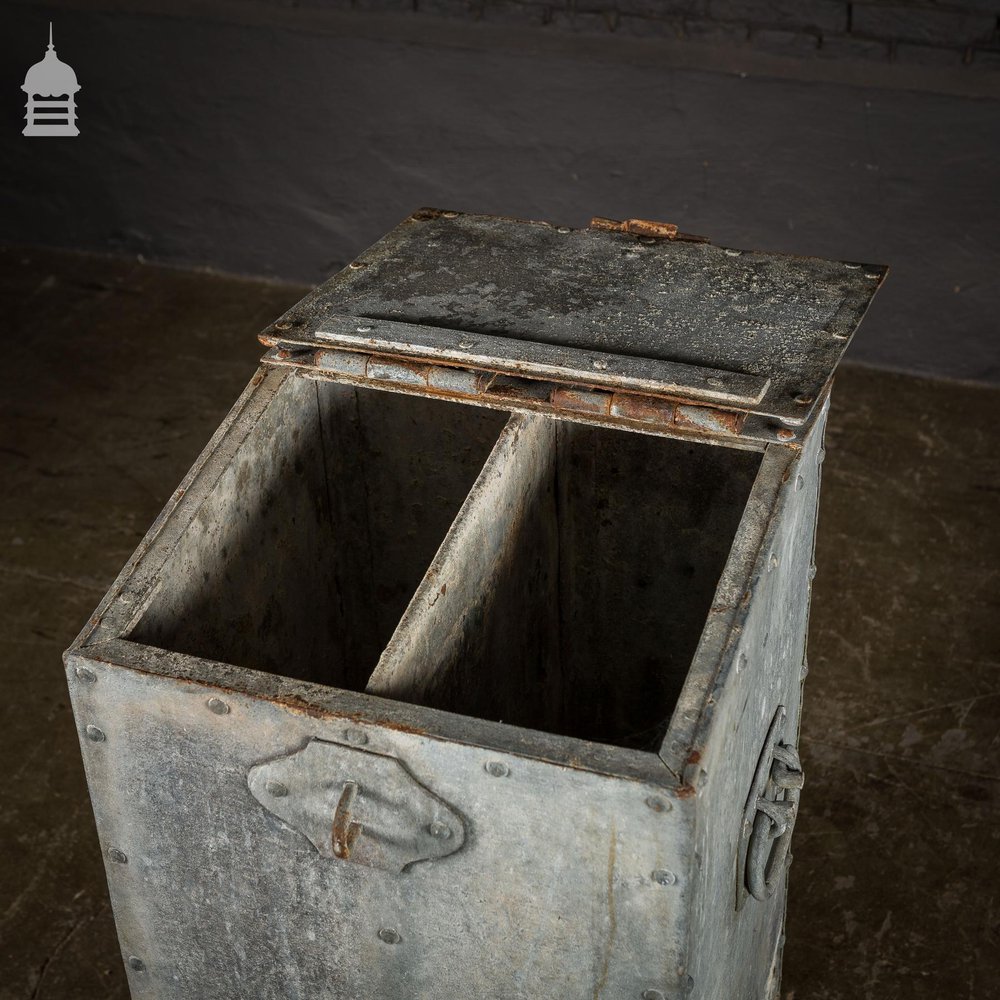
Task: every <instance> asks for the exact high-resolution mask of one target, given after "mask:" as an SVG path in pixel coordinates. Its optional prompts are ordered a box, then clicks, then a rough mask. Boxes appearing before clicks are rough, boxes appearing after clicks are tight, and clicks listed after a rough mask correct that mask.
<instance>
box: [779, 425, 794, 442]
mask: <svg viewBox="0 0 1000 1000" xmlns="http://www.w3.org/2000/svg"><path fill="white" fill-rule="evenodd" d="M793 437H795V431H790V430H789V429H788V428H787V427H782V428H781V429H780V430H779V431H778V440H779V441H791V439H792V438H793Z"/></svg>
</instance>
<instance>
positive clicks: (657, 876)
mask: <svg viewBox="0 0 1000 1000" xmlns="http://www.w3.org/2000/svg"><path fill="white" fill-rule="evenodd" d="M653 881H654V882H655V883H656V884H657V885H673V884H674V883H675V882H676V881H677V876H676V875H675V874H674V873H673V872H672V871H668V870H667V869H666V868H657V869H656V871H655V872H653Z"/></svg>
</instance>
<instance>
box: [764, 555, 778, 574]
mask: <svg viewBox="0 0 1000 1000" xmlns="http://www.w3.org/2000/svg"><path fill="white" fill-rule="evenodd" d="M780 562H781V560H780V559H779V558H778V556H777V555H776V554H775V553H774V552H772V553H771V557H770V558H769V559H768V560H767V571H768V573H770V572H771V571H772V570H776V569H777V568H778V565H779V563H780Z"/></svg>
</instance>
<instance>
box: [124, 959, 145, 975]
mask: <svg viewBox="0 0 1000 1000" xmlns="http://www.w3.org/2000/svg"><path fill="white" fill-rule="evenodd" d="M128 967H129V968H130V969H131V970H132V971H133V972H145V971H146V963H145V962H144V961H143V960H142V959H141V958H136V957H135V955H132V956H130V957H129V960H128Z"/></svg>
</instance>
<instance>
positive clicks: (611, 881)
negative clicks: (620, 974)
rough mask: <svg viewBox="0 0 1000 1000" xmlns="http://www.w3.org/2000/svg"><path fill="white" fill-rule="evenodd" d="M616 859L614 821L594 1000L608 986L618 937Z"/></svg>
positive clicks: (596, 999) (616, 840)
mask: <svg viewBox="0 0 1000 1000" xmlns="http://www.w3.org/2000/svg"><path fill="white" fill-rule="evenodd" d="M617 859H618V829H617V827H616V826H615V822H614V820H612V821H611V838H610V840H609V841H608V937H607V943H606V944H605V946H604V958H603V961H602V963H601V974H600V976H599V977H598V979H597V982H596V983H594V1000H600V996H601V994H602V993H603V992H604V988H605V987H606V986H607V985H608V974H609V972H610V970H611V955H612V953H613V952H614V948H615V938H616V937H617V936H618V913H617V910H616V909H615V864H616V862H617Z"/></svg>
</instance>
